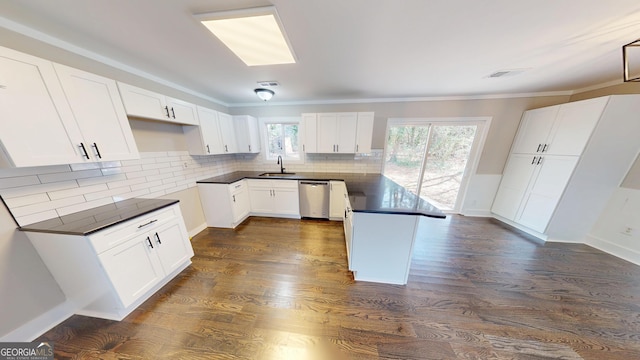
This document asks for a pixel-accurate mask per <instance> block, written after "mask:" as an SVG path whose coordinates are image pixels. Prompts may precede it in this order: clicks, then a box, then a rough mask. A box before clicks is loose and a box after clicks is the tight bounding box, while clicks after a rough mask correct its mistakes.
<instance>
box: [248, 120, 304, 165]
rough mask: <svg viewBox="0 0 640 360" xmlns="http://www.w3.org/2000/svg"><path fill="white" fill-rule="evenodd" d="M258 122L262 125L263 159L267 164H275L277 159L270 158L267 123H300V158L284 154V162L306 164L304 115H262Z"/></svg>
mask: <svg viewBox="0 0 640 360" xmlns="http://www.w3.org/2000/svg"><path fill="white" fill-rule="evenodd" d="M258 124H259V126H260V138H261V139H262V144H264V146H263V148H264V154H263V156H262V160H263V162H264V163H265V164H273V163H275V161H276V159H275V158H274V159H270V158H269V139H268V138H267V125H269V124H287V125H291V124H293V125H298V152H299V154H300V158H299V159H296V158H292V157H288V156H286V154H285V156H283V157H282V159H283V162H284V163H285V166H286V164H304V160H305V154H304V152H303V151H302V140H303V139H302V132H303V131H304V129H302V117H300V116H277V117H261V118H259V119H258Z"/></svg>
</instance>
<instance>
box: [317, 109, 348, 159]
mask: <svg viewBox="0 0 640 360" xmlns="http://www.w3.org/2000/svg"><path fill="white" fill-rule="evenodd" d="M357 127H358V115H357V113H320V114H318V120H317V134H318V144H317V145H318V147H317V152H319V153H345V154H353V153H355V149H356V132H357Z"/></svg>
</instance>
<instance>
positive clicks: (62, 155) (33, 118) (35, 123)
mask: <svg viewBox="0 0 640 360" xmlns="http://www.w3.org/2000/svg"><path fill="white" fill-rule="evenodd" d="M0 109H2V110H1V111H2V120H1V121H0V143H1V145H2V148H3V150H4V151H5V152H6V153H7V155H8V157H9V160H10V161H11V163H12V164H11V165H13V166H39V165H54V164H73V163H78V162H82V161H83V159H82V155H81V152H80V148H79V147H78V146H80V142H81V141H82V140H81V139H82V136H81V134H80V131H79V130H78V128H77V125H76V124H75V121H74V119H73V114H72V113H71V109H70V108H69V105H68V104H67V101H66V99H65V96H64V92H63V91H62V87H61V86H60V83H59V81H58V78H57V76H56V73H55V71H54V69H53V65H52V64H51V62H49V61H46V60H43V59H40V58H37V57H34V56H30V55H26V54H22V53H20V52H17V51H13V50H10V49H6V48H2V47H0Z"/></svg>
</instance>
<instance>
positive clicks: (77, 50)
mask: <svg viewBox="0 0 640 360" xmlns="http://www.w3.org/2000/svg"><path fill="white" fill-rule="evenodd" d="M0 27H3V28H5V29H7V30H10V31H13V32H16V33H18V34H21V35H24V36H27V37H30V38H32V39H35V40H38V41H42V42H44V43H46V44H49V45H52V46H55V47H58V48H60V49H63V50H66V51H69V52H71V53H74V54H76V55H80V56H84V57H86V58H89V59H91V60H95V61H97V62H100V63H102V64H106V65H109V66H111V67H114V68H116V69H118V70H122V71H125V72H128V73H130V74H133V75H137V76H140V77H142V78H145V79H147V80H151V81H153V82H156V83H158V84H162V85H165V86H168V87H171V88H173V89H176V90H179V91H182V92H184V93H187V94H190V95H193V96H197V97H199V98H201V99H204V100H208V101H211V102H214V103H216V104H220V105H222V106H226V107H229V104H227V103H225V102H223V101H222V100H219V99H216V98H213V97H211V96H208V95H205V94H202V93H199V92H197V91H193V90H191V89H189V88H186V87H184V86H181V85H178V84H176V83H174V82H171V81H168V80H166V79H163V78H161V77H158V76H155V75H153V74H150V73H148V72H146V71H144V70H140V69H138V68H135V67H133V66H130V65H127V64H124V63H121V62H119V61H117V60H114V59H112V58H109V57H107V56H104V55H101V54H98V53H95V52H93V51H89V50H87V49H84V48H81V47H79V46H76V45H73V44H71V43H69V42H67V41H64V40H62V39H59V38H57V37H54V36H51V35H49V34H45V33H43V32H41V31H38V30H35V29H32V28H30V27H28V26H24V25H22V24H19V23H17V22H15V21H12V20H9V19H7V18H5V17H3V16H0Z"/></svg>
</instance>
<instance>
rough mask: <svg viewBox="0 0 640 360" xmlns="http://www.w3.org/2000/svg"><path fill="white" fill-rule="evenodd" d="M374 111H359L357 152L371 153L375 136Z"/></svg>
mask: <svg viewBox="0 0 640 360" xmlns="http://www.w3.org/2000/svg"><path fill="white" fill-rule="evenodd" d="M373 119H374V118H373V113H372V112H366V113H358V127H357V129H356V153H370V152H371V139H372V137H373Z"/></svg>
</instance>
